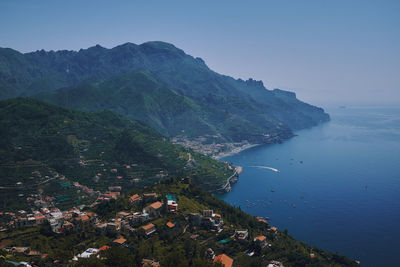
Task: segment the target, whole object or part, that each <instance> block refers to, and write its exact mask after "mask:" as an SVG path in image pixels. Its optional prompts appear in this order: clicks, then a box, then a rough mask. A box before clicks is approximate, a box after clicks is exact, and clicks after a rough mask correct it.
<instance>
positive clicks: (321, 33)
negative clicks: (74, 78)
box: [0, 0, 400, 107]
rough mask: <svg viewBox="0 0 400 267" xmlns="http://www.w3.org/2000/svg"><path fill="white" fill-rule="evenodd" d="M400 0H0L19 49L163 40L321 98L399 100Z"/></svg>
mask: <svg viewBox="0 0 400 267" xmlns="http://www.w3.org/2000/svg"><path fill="white" fill-rule="evenodd" d="M399 14H400V1H397V0H394V1H389V0H382V1H378V0H375V1H368V0H362V1H358V0H335V1H333V0H332V1H329V0H326V1H322V0H318V1H317V0H316V1H312V0H304V1H298V0H293V1H289V0H287V1H286V0H281V1H277V0H276V1H268V0H264V1H235V0H231V1H225V0H219V1H215V0H214V1H208V0H202V1H187V0H186V1H183V0H182V1H178V0H169V1H157V0H153V1H135V0H130V1H123V0H120V1H109V0H108V1H105V0H96V1H91V0H86V1H82V0H69V1H59V0H36V1H35V0H18V1H16V0H1V1H0V47H10V48H13V49H16V50H18V51H20V52H30V51H35V50H40V49H45V50H61V49H68V50H79V49H81V48H88V47H90V46H93V45H96V44H100V45H102V46H104V47H107V48H112V47H114V46H117V45H119V44H122V43H126V42H132V43H136V44H140V43H143V42H146V41H155V40H159V41H165V42H170V43H172V44H174V45H175V46H177V47H179V48H181V49H183V50H184V51H185V52H186V53H188V54H190V55H192V56H194V57H201V58H202V59H204V60H205V61H206V64H207V65H208V66H209V67H210V68H211V69H213V70H214V71H216V72H219V73H221V74H225V75H229V76H232V77H234V78H242V79H248V78H250V77H251V78H254V79H257V80H262V81H263V82H264V85H265V86H266V87H267V88H268V89H274V88H281V89H284V90H290V91H294V92H296V94H297V96H298V98H300V99H301V100H304V101H306V102H309V103H312V104H317V105H320V106H323V107H324V106H330V105H400V15H399Z"/></svg>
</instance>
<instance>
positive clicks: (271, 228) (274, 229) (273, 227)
mask: <svg viewBox="0 0 400 267" xmlns="http://www.w3.org/2000/svg"><path fill="white" fill-rule="evenodd" d="M269 230H270V231H272V232H274V233H276V232H278V228H277V227H275V226H272V227H270V228H269Z"/></svg>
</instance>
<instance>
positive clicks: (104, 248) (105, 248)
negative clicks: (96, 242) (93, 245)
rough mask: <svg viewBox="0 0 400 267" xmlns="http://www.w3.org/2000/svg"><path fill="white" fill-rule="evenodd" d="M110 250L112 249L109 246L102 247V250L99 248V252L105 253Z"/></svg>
mask: <svg viewBox="0 0 400 267" xmlns="http://www.w3.org/2000/svg"><path fill="white" fill-rule="evenodd" d="M109 248H110V247H109V246H107V245H105V246H102V247H101V248H99V250H100V251H105V250H107V249H109Z"/></svg>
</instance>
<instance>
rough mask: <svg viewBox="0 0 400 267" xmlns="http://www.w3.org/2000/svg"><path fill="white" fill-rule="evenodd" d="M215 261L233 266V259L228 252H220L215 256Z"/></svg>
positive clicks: (226, 266)
mask: <svg viewBox="0 0 400 267" xmlns="http://www.w3.org/2000/svg"><path fill="white" fill-rule="evenodd" d="M214 262H219V263H221V264H222V265H224V267H232V264H233V259H232V258H231V257H229V256H228V255H226V254H220V255H218V256H216V257H215V258H214Z"/></svg>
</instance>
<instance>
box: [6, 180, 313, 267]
mask: <svg viewBox="0 0 400 267" xmlns="http://www.w3.org/2000/svg"><path fill="white" fill-rule="evenodd" d="M75 186H78V184H75ZM179 186H183V187H186V186H187V185H185V184H183V185H182V184H179ZM110 190H114V191H110V192H109V193H106V194H104V195H103V196H102V197H99V198H101V199H99V198H98V200H97V201H96V202H95V203H94V205H91V207H87V206H85V205H80V206H77V207H74V208H71V209H68V210H60V209H58V208H57V207H56V206H55V205H54V203H53V202H52V200H51V198H45V199H34V200H32V201H33V203H34V204H35V207H36V208H35V209H34V208H32V211H29V212H28V211H24V210H20V211H18V212H17V213H11V212H6V213H0V218H1V221H2V222H3V226H2V227H3V228H2V232H1V240H2V241H1V242H0V249H1V250H2V251H3V252H5V253H6V254H7V255H9V258H10V259H11V258H12V257H14V256H18V255H19V256H23V257H25V258H26V260H27V265H26V266H29V265H30V263H28V262H29V259H31V261H32V262H33V263H34V257H36V258H37V257H40V258H41V259H42V260H44V261H46V258H47V257H49V252H47V251H42V250H37V249H35V248H33V247H29V246H16V244H15V243H14V240H13V239H12V238H7V235H9V236H12V234H13V233H14V232H21V233H24V231H27V230H29V229H30V228H35V227H39V228H40V229H42V228H46V227H48V228H49V230H50V229H51V231H52V232H53V234H55V235H58V236H63V237H68V235H73V234H76V233H86V232H88V233H89V232H90V233H94V234H95V235H96V236H98V237H104V238H105V240H106V241H104V242H105V243H104V242H103V243H104V244H103V245H102V246H99V247H93V246H89V247H86V248H83V249H82V250H81V251H76V254H74V256H73V257H71V259H69V260H68V262H67V263H68V264H74V262H78V261H79V260H81V259H87V258H90V257H97V258H99V259H101V258H102V257H104V253H105V252H106V251H107V250H108V249H110V248H112V247H122V248H126V249H128V250H131V249H133V248H132V247H131V242H130V239H131V238H132V236H139V237H140V238H143V239H144V240H150V239H151V238H152V237H153V236H158V237H157V238H168V236H174V237H175V238H177V237H178V236H181V237H182V236H186V237H187V238H188V239H190V240H191V241H192V242H198V243H199V244H201V245H202V246H205V247H207V250H206V251H205V253H204V256H203V257H204V258H205V259H207V260H208V261H210V262H219V263H221V264H222V265H223V266H225V267H231V266H234V264H235V258H237V257H238V256H242V255H245V256H247V257H252V256H253V255H255V254H258V255H259V254H260V252H261V251H262V250H268V249H271V247H272V246H274V245H273V242H274V240H275V239H277V238H279V233H280V232H278V231H277V228H276V227H269V225H268V222H267V221H266V219H264V218H257V222H258V223H260V224H262V225H265V227H264V228H262V229H266V230H265V231H264V232H260V233H259V234H258V235H255V234H254V233H253V232H252V231H249V229H243V228H236V227H235V226H234V225H233V224H227V223H226V221H225V220H224V218H223V216H222V214H221V213H217V212H215V211H214V210H212V209H207V208H206V207H203V206H201V205H200V206H199V204H198V203H197V202H193V201H192V200H191V199H189V198H188V197H187V196H184V195H179V194H176V193H162V192H157V191H147V190H144V192H137V193H135V192H132V194H128V195H121V194H117V193H115V194H113V193H111V192H119V191H118V188H110ZM146 191H147V192H146ZM173 191H176V190H173ZM115 201H124V202H125V204H126V205H127V206H126V207H128V209H124V210H118V211H115V213H114V216H111V217H110V216H102V215H100V214H96V213H95V212H94V211H93V210H96V206H98V208H99V207H100V209H98V210H100V211H102V210H103V209H102V208H101V206H104V207H106V206H107V205H108V204H109V203H111V202H114V203H115ZM191 205H193V207H191ZM181 206H182V207H181ZM6 218H9V219H11V220H9V221H8V223H4V222H7V219H6ZM235 243H237V244H236V245H235ZM227 247H229V249H227ZM229 251H231V253H232V254H228V252H229ZM310 257H313V255H312V254H310ZM17 258H18V257H17ZM51 260H52V261H53V263H55V264H57V263H61V262H62V260H61V259H55V258H53V259H51ZM9 261H10V262H13V261H12V260H9ZM142 264H143V266H160V262H159V260H158V259H157V258H143V259H142ZM268 266H269V267H278V266H279V267H281V266H283V264H282V263H281V262H279V261H277V260H273V261H270V263H269V265H268Z"/></svg>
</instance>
